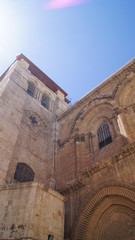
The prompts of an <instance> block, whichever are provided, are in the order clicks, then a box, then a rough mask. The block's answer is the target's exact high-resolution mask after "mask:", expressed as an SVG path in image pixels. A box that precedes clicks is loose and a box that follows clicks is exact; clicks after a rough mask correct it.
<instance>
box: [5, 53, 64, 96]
mask: <svg viewBox="0 0 135 240" xmlns="http://www.w3.org/2000/svg"><path fill="white" fill-rule="evenodd" d="M21 59H24V60H25V61H26V62H27V63H28V64H29V68H28V69H29V70H30V71H31V73H32V74H33V75H34V76H36V77H37V78H38V79H39V80H40V81H41V82H42V83H43V84H44V85H45V86H47V87H48V88H49V89H51V90H52V91H53V92H56V91H57V90H59V91H60V92H62V93H63V94H64V96H65V97H66V96H67V93H66V92H65V91H64V90H63V89H62V88H61V87H59V86H58V85H57V84H56V83H55V82H54V81H53V80H52V79H51V78H49V77H48V76H47V75H46V74H45V73H44V72H43V71H42V70H40V69H39V68H38V67H37V66H36V65H35V64H34V63H32V62H31V61H30V60H29V59H28V58H27V57H26V56H24V55H23V54H22V53H21V54H20V55H18V56H17V57H16V59H15V61H14V62H13V63H12V64H11V65H10V66H9V67H8V68H7V70H6V71H5V72H4V73H3V74H2V75H1V76H0V81H2V79H3V78H4V77H5V75H6V73H7V72H8V70H9V69H10V67H11V66H12V65H13V64H14V63H15V62H16V61H20V60H21Z"/></svg>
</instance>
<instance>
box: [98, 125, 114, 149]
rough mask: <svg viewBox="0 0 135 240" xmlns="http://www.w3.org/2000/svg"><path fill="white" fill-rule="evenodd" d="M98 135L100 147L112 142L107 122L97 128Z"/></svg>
mask: <svg viewBox="0 0 135 240" xmlns="http://www.w3.org/2000/svg"><path fill="white" fill-rule="evenodd" d="M97 135H98V145H99V149H100V148H102V147H104V146H106V145H107V144H109V143H111V142H112V137H111V133H110V129H109V126H108V124H107V123H102V124H101V125H100V126H99V128H98V130H97Z"/></svg>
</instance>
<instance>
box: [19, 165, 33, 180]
mask: <svg viewBox="0 0 135 240" xmlns="http://www.w3.org/2000/svg"><path fill="white" fill-rule="evenodd" d="M34 175H35V173H34V171H33V170H32V168H31V167H30V166H29V165H28V164H26V163H23V162H18V163H17V165H16V170H15V173H14V179H15V180H16V181H18V182H31V181H33V180H34Z"/></svg>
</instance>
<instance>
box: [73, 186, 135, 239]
mask: <svg viewBox="0 0 135 240" xmlns="http://www.w3.org/2000/svg"><path fill="white" fill-rule="evenodd" d="M73 239H74V240H110V239H111V240H133V239H135V190H134V189H130V188H127V187H122V186H111V187H105V188H103V189H101V190H100V191H99V192H98V193H96V194H95V195H94V196H93V197H92V198H91V199H90V201H89V202H88V204H87V206H86V207H85V209H84V211H83V212H82V214H81V216H80V218H79V221H78V224H77V227H76V228H75V234H74V237H73Z"/></svg>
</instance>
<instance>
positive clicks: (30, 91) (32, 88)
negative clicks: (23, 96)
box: [27, 82, 35, 97]
mask: <svg viewBox="0 0 135 240" xmlns="http://www.w3.org/2000/svg"><path fill="white" fill-rule="evenodd" d="M34 91H35V86H34V83H32V82H28V88H27V93H28V94H29V95H30V96H32V97H33V96H34Z"/></svg>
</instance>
